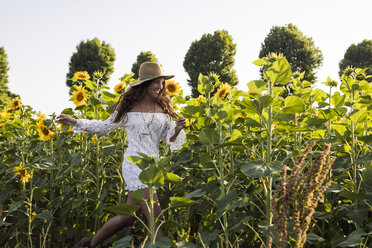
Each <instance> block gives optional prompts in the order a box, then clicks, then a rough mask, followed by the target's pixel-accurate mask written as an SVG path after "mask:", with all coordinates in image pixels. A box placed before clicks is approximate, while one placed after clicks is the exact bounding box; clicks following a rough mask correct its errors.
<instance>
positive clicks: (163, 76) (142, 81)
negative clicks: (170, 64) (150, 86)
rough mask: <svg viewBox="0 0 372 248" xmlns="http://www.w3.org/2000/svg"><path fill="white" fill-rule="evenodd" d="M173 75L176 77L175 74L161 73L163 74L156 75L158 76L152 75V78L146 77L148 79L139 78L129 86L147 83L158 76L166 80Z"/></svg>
mask: <svg viewBox="0 0 372 248" xmlns="http://www.w3.org/2000/svg"><path fill="white" fill-rule="evenodd" d="M173 77H174V75H161V76H156V77H152V78H146V79H143V80H138V81H134V82H131V83H130V84H129V87H133V86H137V85H140V84H142V83H145V82H147V81H151V80H154V79H157V78H164V79H165V80H168V79H171V78H173Z"/></svg>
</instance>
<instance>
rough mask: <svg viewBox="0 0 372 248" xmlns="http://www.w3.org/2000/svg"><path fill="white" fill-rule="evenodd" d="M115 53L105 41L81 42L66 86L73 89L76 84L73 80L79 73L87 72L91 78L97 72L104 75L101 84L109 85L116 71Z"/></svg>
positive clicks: (71, 63) (70, 64) (74, 56)
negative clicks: (76, 73) (75, 74)
mask: <svg viewBox="0 0 372 248" xmlns="http://www.w3.org/2000/svg"><path fill="white" fill-rule="evenodd" d="M114 61H115V51H114V49H113V48H112V47H111V46H110V45H109V44H108V43H106V42H105V41H102V42H101V41H100V40H99V39H98V38H94V39H93V40H86V41H81V42H80V44H79V45H78V46H77V47H76V52H75V53H73V54H72V56H71V59H70V63H69V71H68V73H67V75H66V85H67V86H68V87H71V86H72V85H74V82H73V81H71V78H72V77H73V76H74V73H75V72H77V71H87V72H88V73H89V75H90V76H92V75H93V72H95V71H101V72H103V73H104V75H103V77H102V79H101V82H102V83H103V84H107V82H108V80H109V79H110V75H111V74H112V72H113V71H114Z"/></svg>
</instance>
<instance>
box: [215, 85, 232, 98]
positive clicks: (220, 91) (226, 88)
mask: <svg viewBox="0 0 372 248" xmlns="http://www.w3.org/2000/svg"><path fill="white" fill-rule="evenodd" d="M230 89H231V86H230V85H229V84H228V83H225V84H224V85H222V86H221V87H220V88H219V89H218V90H217V92H216V95H218V96H219V97H220V98H221V99H224V98H225V96H226V95H227V92H228V91H229V90H230Z"/></svg>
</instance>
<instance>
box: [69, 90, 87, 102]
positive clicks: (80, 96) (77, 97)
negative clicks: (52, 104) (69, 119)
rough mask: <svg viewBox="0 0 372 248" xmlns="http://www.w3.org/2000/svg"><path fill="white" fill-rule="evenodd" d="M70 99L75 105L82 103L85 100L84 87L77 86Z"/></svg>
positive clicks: (85, 92)
mask: <svg viewBox="0 0 372 248" xmlns="http://www.w3.org/2000/svg"><path fill="white" fill-rule="evenodd" d="M71 100H72V101H73V102H74V103H75V105H76V106H81V105H84V104H85V101H86V100H87V91H86V90H85V87H82V86H77V91H74V92H73V93H72V98H71Z"/></svg>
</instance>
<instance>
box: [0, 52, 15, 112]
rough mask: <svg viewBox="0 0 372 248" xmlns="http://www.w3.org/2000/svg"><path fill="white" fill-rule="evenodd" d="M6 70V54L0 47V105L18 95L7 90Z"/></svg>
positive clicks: (7, 68) (7, 69)
mask: <svg viewBox="0 0 372 248" xmlns="http://www.w3.org/2000/svg"><path fill="white" fill-rule="evenodd" d="M8 71H9V65H8V55H7V54H6V52H5V49H4V47H0V106H1V105H6V104H8V103H9V102H10V100H11V99H12V98H15V97H17V96H18V95H16V94H14V93H12V92H10V91H9V88H8V83H9V81H8Z"/></svg>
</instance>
